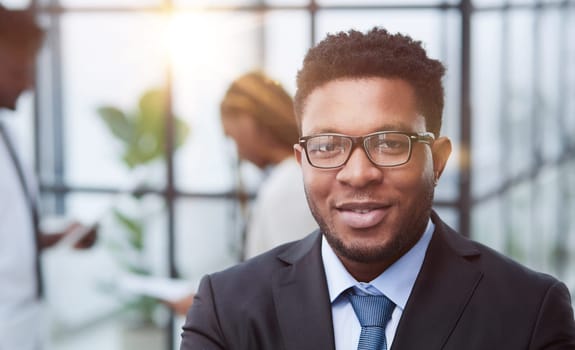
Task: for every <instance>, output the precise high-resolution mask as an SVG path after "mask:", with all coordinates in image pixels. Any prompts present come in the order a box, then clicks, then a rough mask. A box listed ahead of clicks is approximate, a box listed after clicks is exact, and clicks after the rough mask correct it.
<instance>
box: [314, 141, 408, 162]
mask: <svg viewBox="0 0 575 350" xmlns="http://www.w3.org/2000/svg"><path fill="white" fill-rule="evenodd" d="M363 146H364V147H363V148H364V150H365V151H366V152H367V155H368V157H369V158H370V159H371V161H372V162H373V163H375V164H376V165H379V166H393V165H400V164H403V163H405V162H407V161H408V159H409V155H410V150H411V139H410V137H409V136H408V135H405V134H402V133H378V134H373V135H369V136H367V137H365V138H364V139H363ZM306 147H307V154H308V157H309V160H310V162H311V164H312V165H313V166H316V167H321V168H335V167H339V166H342V165H343V164H345V162H346V161H347V160H348V158H349V156H350V154H351V151H352V148H353V139H352V138H351V137H348V136H343V135H318V136H314V137H311V138H309V139H307V144H306Z"/></svg>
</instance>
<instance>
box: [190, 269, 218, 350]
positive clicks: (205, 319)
mask: <svg viewBox="0 0 575 350" xmlns="http://www.w3.org/2000/svg"><path fill="white" fill-rule="evenodd" d="M216 349H218V350H220V349H221V350H223V349H226V347H225V345H224V339H223V335H222V332H221V328H220V321H219V318H218V314H217V312H216V306H215V304H214V295H213V291H212V281H211V278H210V276H205V277H204V278H202V281H201V282H200V286H199V288H198V293H197V294H196V296H195V297H194V303H193V304H192V307H191V308H190V310H189V311H188V315H187V317H186V323H185V324H184V327H183V333H182V343H181V345H180V350H216Z"/></svg>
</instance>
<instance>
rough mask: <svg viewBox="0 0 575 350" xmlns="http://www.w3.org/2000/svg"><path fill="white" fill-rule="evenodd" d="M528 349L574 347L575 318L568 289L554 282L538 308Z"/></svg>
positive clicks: (557, 349)
mask: <svg viewBox="0 0 575 350" xmlns="http://www.w3.org/2000/svg"><path fill="white" fill-rule="evenodd" d="M529 349H533V350H535V349H556V350H559V349H575V320H574V319H573V309H572V306H571V298H570V296H569V290H568V289H567V287H566V286H565V285H564V284H563V283H561V282H555V283H554V284H553V285H551V287H550V288H549V289H548V290H547V293H546V295H545V297H544V298H543V301H542V303H541V308H540V309H539V316H538V318H537V322H536V324H535V329H534V331H533V333H532V338H531V344H530V346H529Z"/></svg>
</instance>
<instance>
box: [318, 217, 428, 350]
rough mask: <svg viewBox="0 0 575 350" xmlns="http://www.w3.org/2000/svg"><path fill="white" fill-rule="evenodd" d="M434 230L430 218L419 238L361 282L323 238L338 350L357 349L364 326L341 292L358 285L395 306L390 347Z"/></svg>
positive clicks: (389, 331) (388, 333) (389, 330)
mask: <svg viewBox="0 0 575 350" xmlns="http://www.w3.org/2000/svg"><path fill="white" fill-rule="evenodd" d="M434 230H435V225H434V224H433V223H432V222H431V219H430V220H429V221H428V223H427V227H426V228H425V232H424V233H423V235H422V236H421V238H420V239H419V241H417V243H416V244H415V245H414V246H413V247H412V248H411V249H410V250H409V251H408V252H407V253H405V254H404V255H403V256H402V257H401V258H399V260H397V261H396V262H395V263H393V265H391V266H390V267H388V268H387V269H386V270H385V271H384V272H383V273H382V274H381V275H379V276H378V277H377V278H375V279H374V280H373V281H371V282H370V283H363V282H358V281H357V280H356V279H355V278H353V276H352V275H350V274H349V272H348V271H347V270H346V269H345V267H344V266H343V264H342V263H341V261H340V260H339V258H338V257H337V255H335V253H334V251H333V249H332V248H331V246H330V245H329V244H328V243H327V241H326V239H325V237H323V238H322V245H321V255H322V259H323V265H324V268H325V273H326V279H327V287H328V290H329V296H330V301H331V310H332V315H333V330H334V335H335V348H336V350H352V349H357V343H358V341H359V334H360V333H361V325H360V324H359V320H358V319H357V316H356V315H355V312H354V311H353V307H352V306H351V303H350V302H349V300H348V298H347V297H345V295H341V293H342V292H343V291H345V290H346V289H348V288H350V287H356V288H357V289H359V290H361V291H362V292H365V293H367V294H375V295H377V294H384V295H385V296H387V297H388V298H389V299H390V300H391V301H393V303H394V304H395V305H396V307H395V309H394V310H393V314H392V315H391V320H390V321H389V323H388V324H387V327H386V329H385V336H386V338H387V344H388V349H391V347H392V346H393V338H394V336H395V331H396V330H397V325H398V324H399V320H400V319H401V315H402V313H403V310H404V309H405V305H406V304H407V300H408V299H409V295H410V294H411V290H412V289H413V285H414V283H415V279H416V278H417V275H418V274H419V270H420V269H421V265H422V264H423V259H424V257H425V252H426V251H427V247H428V246H429V242H430V241H431V237H432V235H433V231H434Z"/></svg>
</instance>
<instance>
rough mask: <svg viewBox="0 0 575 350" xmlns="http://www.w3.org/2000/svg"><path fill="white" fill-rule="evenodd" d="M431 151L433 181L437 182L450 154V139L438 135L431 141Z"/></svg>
mask: <svg viewBox="0 0 575 350" xmlns="http://www.w3.org/2000/svg"><path fill="white" fill-rule="evenodd" d="M431 152H432V154H433V175H434V176H435V182H437V181H438V180H439V178H440V177H441V174H442V173H443V170H444V169H445V165H446V164H447V160H448V159H449V155H451V140H450V139H448V138H447V137H444V136H442V137H439V138H438V139H436V140H435V141H434V142H433V145H432V146H431Z"/></svg>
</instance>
